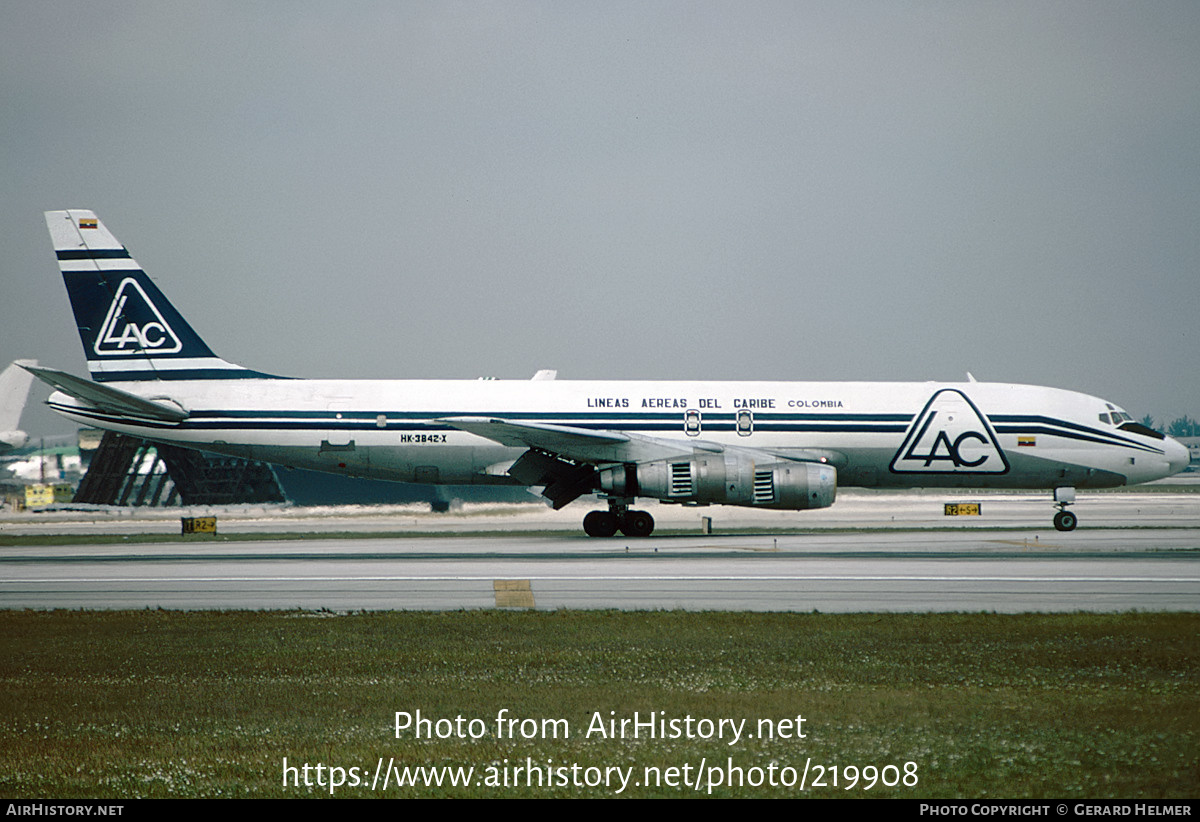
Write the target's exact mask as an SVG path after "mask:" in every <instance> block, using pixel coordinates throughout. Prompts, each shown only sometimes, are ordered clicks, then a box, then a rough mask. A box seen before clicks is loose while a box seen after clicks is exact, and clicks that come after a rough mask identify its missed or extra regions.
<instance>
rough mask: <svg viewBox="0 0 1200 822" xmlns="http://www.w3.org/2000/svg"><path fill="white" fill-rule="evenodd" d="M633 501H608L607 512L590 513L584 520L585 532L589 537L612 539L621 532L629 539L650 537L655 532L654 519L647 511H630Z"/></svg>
mask: <svg viewBox="0 0 1200 822" xmlns="http://www.w3.org/2000/svg"><path fill="white" fill-rule="evenodd" d="M630 502H632V500H627V499H612V498H610V499H609V500H608V510H607V511H590V512H588V515H587V516H586V517H584V518H583V530H584V531H585V532H587V535H588V536H589V537H611V536H612V535H613V534H615V533H617V531H618V530H619V531H620V532H621V533H622V534H624V535H625V536H627V537H648V536H650V534H651V533H653V531H654V517H652V516H650V514H648V513H647V512H645V511H630V510H629V503H630Z"/></svg>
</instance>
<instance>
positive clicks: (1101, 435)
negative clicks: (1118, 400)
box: [989, 414, 1165, 454]
mask: <svg viewBox="0 0 1200 822" xmlns="http://www.w3.org/2000/svg"><path fill="white" fill-rule="evenodd" d="M989 419H991V420H992V422H993V423H995V424H996V431H997V433H1002V434H1047V435H1050V436H1056V437H1065V438H1067V439H1078V440H1085V441H1088V442H1100V443H1105V444H1107V445H1123V446H1125V447H1127V448H1136V449H1139V450H1142V451H1149V452H1150V453H1152V454H1162V453H1165V452H1164V451H1163V450H1162V449H1161V448H1154V447H1152V446H1148V445H1143V444H1142V443H1140V442H1137V441H1136V440H1132V439H1129V438H1128V437H1124V436H1121V435H1120V434H1114V433H1112V432H1111V431H1104V430H1102V429H1097V428H1092V427H1091V426H1087V425H1080V424H1079V423H1074V422H1068V421H1067V420H1059V419H1055V418H1053V417H1044V416H1040V415H1036V414H997V415H996V416H994V417H989ZM1016 423H1020V424H1016ZM1062 429H1066V430H1062Z"/></svg>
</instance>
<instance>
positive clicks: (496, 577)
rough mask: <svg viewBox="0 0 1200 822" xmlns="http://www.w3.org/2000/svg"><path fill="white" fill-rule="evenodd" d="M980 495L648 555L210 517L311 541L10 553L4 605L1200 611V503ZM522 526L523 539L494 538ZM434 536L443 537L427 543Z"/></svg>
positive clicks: (515, 512)
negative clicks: (971, 512)
mask: <svg viewBox="0 0 1200 822" xmlns="http://www.w3.org/2000/svg"><path fill="white" fill-rule="evenodd" d="M973 498H974V499H978V498H979V496H978V495H972V494H969V493H968V494H956V495H954V496H953V498H951V497H950V496H948V495H947V494H945V493H941V494H938V495H930V494H922V493H903V494H897V493H892V494H873V493H870V492H859V493H857V494H856V493H854V492H850V493H848V494H843V495H842V497H841V498H840V499H839V501H838V504H837V505H835V506H834V508H832V509H829V510H827V511H812V512H801V513H795V512H766V511H746V510H743V509H730V508H722V507H712V508H702V509H698V510H697V509H685V508H679V507H677V506H645V507H647V508H648V509H650V510H651V511H652V513H653V514H654V516H655V518H656V519H657V520H658V522H659V524H660V528H663V529H666V528H676V529H685V530H688V531H693V534H691V535H670V536H654V537H651V538H649V539H641V540H629V539H625V538H623V537H620V536H618V537H615V538H613V539H609V540H595V539H589V538H587V537H584V536H583V535H582V534H580V533H579V532H578V530H577V529H578V522H579V519H580V517H581V516H582V514H583V513H584V512H586V511H587V510H588V509H587V507H586V506H579V507H578V508H576V507H574V506H573V507H572V508H570V509H568V510H565V511H559V512H553V511H549V510H548V509H545V508H542V507H539V506H508V507H504V506H500V507H497V506H483V507H480V508H477V509H467V510H464V511H461V512H457V513H455V514H450V515H446V514H442V515H435V514H429V513H428V512H426V511H423V510H421V509H419V508H405V509H399V510H391V509H356V510H349V511H347V510H342V511H330V510H329V509H277V510H271V509H261V508H256V509H244V508H239V509H234V510H225V511H220V512H207V511H189V512H184V513H187V514H190V515H201V514H205V513H216V514H217V515H218V517H219V520H218V530H219V532H220V533H221V534H226V535H228V534H233V533H241V534H251V535H252V534H255V533H268V532H292V533H303V534H306V535H308V536H306V538H304V539H300V540H288V541H268V540H262V541H258V540H255V541H233V542H224V541H221V540H220V539H218V540H216V541H213V540H211V539H206V540H205V541H203V542H192V543H187V542H171V543H163V544H152V545H145V544H137V545H130V544H111V545H90V546H89V545H82V546H61V545H59V546H45V547H42V546H40V545H39V546H38V547H34V546H32V545H14V546H9V547H4V548H0V608H157V607H163V608H181V609H201V608H218V609H278V608H303V609H320V608H328V609H330V610H335V611H347V610H359V609H367V610H374V609H421V610H423V609H454V608H496V607H501V608H539V609H555V608H625V609H675V608H680V609H688V610H751V611H812V610H818V611H827V612H831V611H873V612H889V611H891V612H895V611H999V612H1024V611H1124V610H1131V609H1139V610H1172V611H1174V610H1185V611H1197V610H1200V495H1198V494H1195V493H1184V494H1177V493H1176V494H1172V493H1124V494H1109V495H1096V496H1094V497H1087V498H1083V499H1081V502H1080V504H1079V505H1078V506H1076V511H1077V512H1078V513H1079V516H1080V519H1081V522H1082V523H1083V525H1082V526H1081V528H1080V529H1079V530H1077V531H1074V532H1072V533H1067V534H1060V533H1058V532H1055V531H1054V530H1053V529H1052V528H1050V527H1049V515H1050V513H1052V510H1053V509H1052V507H1051V506H1050V504H1049V502H1048V500H1047V499H1046V497H1045V496H1044V495H1032V494H1031V495H995V496H983V497H982V499H983V504H984V516H982V517H944V516H942V503H943V502H945V501H956V500H968V499H973ZM179 516H180V511H179V510H178V509H176V510H175V511H171V512H161V511H159V512H148V511H131V510H129V509H124V510H118V511H111V510H105V511H98V512H97V511H92V512H87V511H85V512H73V513H58V514H51V515H30V514H25V515H21V516H16V517H7V518H4V519H2V520H0V531H2V532H3V533H5V534H12V535H17V536H18V541H19V536H20V535H24V534H28V535H39V536H45V535H47V534H67V535H73V534H86V533H91V534H100V533H106V534H136V533H176V534H177V533H178V532H179ZM701 516H711V517H713V519H714V521H715V523H716V525H717V528H718V530H719V529H720V527H721V526H725V527H726V528H728V529H730V530H732V529H734V528H740V529H764V530H765V531H767V532H764V533H749V534H747V533H741V534H737V533H730V534H725V535H722V534H720V533H717V534H713V535H700V534H697V533H695V531H698V530H699V529H698V525H699V518H700V517H701ZM1089 523H1091V524H1093V527H1090V528H1089V527H1088V524H1089ZM1101 526H1103V527H1101ZM1113 526H1124V527H1113ZM1130 526H1136V527H1130ZM800 528H803V529H804V530H803V531H801V530H799V529H800ZM845 529H857V530H845ZM902 529H921V530H902ZM993 529H994V530H993ZM514 530H519V531H520V532H521V534H520V535H514V536H502V535H496V534H495V533H490V534H489V533H484V532H502V531H508V532H512V531H514ZM322 532H324V533H331V532H358V533H385V534H387V536H385V537H378V538H375V537H371V538H357V539H331V538H328V537H323V536H321V534H322ZM431 532H439V533H438V535H436V536H423V535H422V534H428V533H431Z"/></svg>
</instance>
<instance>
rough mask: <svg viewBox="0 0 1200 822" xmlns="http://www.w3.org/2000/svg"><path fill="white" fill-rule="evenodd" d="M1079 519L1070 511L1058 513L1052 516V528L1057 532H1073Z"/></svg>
mask: <svg viewBox="0 0 1200 822" xmlns="http://www.w3.org/2000/svg"><path fill="white" fill-rule="evenodd" d="M1078 524H1079V518H1078V517H1076V516H1075V515H1074V514H1072V513H1071V512H1070V511H1059V512H1058V513H1057V514H1055V515H1054V527H1055V528H1056V529H1058V530H1059V531H1074V530H1075V526H1076V525H1078Z"/></svg>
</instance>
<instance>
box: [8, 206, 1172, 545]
mask: <svg viewBox="0 0 1200 822" xmlns="http://www.w3.org/2000/svg"><path fill="white" fill-rule="evenodd" d="M46 222H47V224H48V225H49V228H50V235H51V237H52V238H53V241H54V250H55V252H56V253H57V255H58V261H59V267H60V268H61V270H62V274H63V279H64V280H65V281H66V286H67V293H68V294H69V296H70V299H71V306H72V308H73V310H74V312H75V321H76V324H77V325H78V327H79V335H80V338H81V339H82V341H83V347H84V352H85V354H86V356H87V363H88V370H89V372H90V376H91V380H87V379H82V378H80V377H76V376H73V375H71V374H68V373H65V372H62V371H56V370H52V369H48V368H32V367H31V368H30V369H29V370H30V371H32V372H33V373H34V374H36V375H37V376H38V377H40V378H41V379H42V380H44V381H45V382H47V383H49V384H50V385H52V386H54V387H55V388H56V389H58V390H57V391H56V392H55V393H54V394H53V395H52V396H51V397H50V400H49V404H50V405H51V407H53V408H54V409H55V410H57V411H59V412H61V413H63V414H65V415H66V416H68V417H70V418H71V419H73V420H76V421H78V422H80V423H84V424H87V425H94V426H98V427H100V428H105V429H109V430H112V431H119V432H121V433H125V434H130V435H133V436H136V437H144V438H146V439H149V440H159V441H163V442H169V443H174V444H177V445H183V446H187V447H192V448H199V449H202V450H205V451H212V452H216V453H219V454H229V455H233V456H237V457H245V458H249V459H257V460H264V461H267V462H271V463H276V464H279V465H284V466H297V467H302V468H312V469H318V470H321V471H329V472H332V473H339V474H346V475H350V476H360V477H375V478H383V479H390V480H398V481H402V482H419V483H455V484H469V483H505V484H513V483H516V484H521V485H526V486H540V487H542V488H543V489H544V490H543V491H542V493H543V495H544V496H545V497H546V498H547V500H549V502H550V503H551V504H552V505H553V506H554V507H555V508H561V507H562V506H564V505H566V504H567V503H569V502H571V501H573V500H575V499H576V498H578V497H580V496H583V495H590V494H598V495H599V496H600V498H601V499H603V500H605V501H606V502H607V508H606V509H604V510H597V511H592V512H591V513H589V514H588V515H587V516H586V517H585V518H584V521H583V527H584V530H585V531H586V532H587V533H588V534H590V535H592V536H611V535H613V534H614V533H616V532H617V531H618V530H620V531H621V532H622V533H624V534H626V535H627V536H647V535H649V534H650V532H651V531H652V530H653V528H654V520H653V518H651V516H650V515H649V514H648V513H646V512H645V511H637V510H632V509H631V505H633V504H634V502H635V501H636V498H637V497H650V498H654V499H658V500H662V501H663V502H679V503H688V504H708V503H716V504H723V505H743V506H748V507H752V508H777V509H788V510H802V509H809V508H824V507H826V506H829V505H832V504H833V501H834V497H835V495H836V492H837V487H838V485H843V486H865V487H892V488H896V487H901V488H909V487H918V486H921V487H953V488H958V487H970V488H1040V489H1047V490H1053V491H1054V499H1055V503H1056V506H1057V508H1058V513H1057V514H1055V517H1054V524H1055V527H1057V528H1058V529H1060V530H1070V529H1072V528H1074V527H1075V525H1076V517H1075V515H1074V513H1072V512H1071V511H1069V510H1068V509H1067V506H1068V505H1069V504H1070V503H1072V502H1074V499H1075V489H1076V488H1111V487H1115V486H1120V485H1128V484H1133V483H1139V482H1146V481H1148V480H1153V479H1158V478H1160V477H1166V476H1170V475H1171V474H1174V473H1176V472H1178V471H1180V470H1182V469H1183V468H1184V466H1185V465H1187V462H1188V455H1187V450H1186V449H1185V448H1184V447H1183V446H1182V445H1181V444H1180V443H1178V442H1176V441H1175V440H1173V439H1170V438H1168V437H1164V436H1163V435H1162V434H1160V433H1158V432H1156V431H1152V430H1151V429H1149V428H1147V427H1145V426H1143V425H1141V424H1139V423H1136V422H1134V421H1133V420H1131V419H1130V417H1129V415H1128V414H1126V413H1125V412H1124V411H1123V410H1122V409H1120V408H1118V407H1116V406H1115V405H1113V404H1111V403H1107V402H1105V401H1104V400H1100V399H1097V398H1095V397H1090V396H1087V395H1084V394H1078V393H1075V392H1072V391H1063V390H1059V389H1054V388H1039V387H1035V386H1028V385H1009V384H999V383H982V382H975V381H973V380H972V381H969V382H965V383H934V382H907V383H867V382H574V381H558V380H554V379H547V378H546V377H548V376H550V375H549V374H547V373H545V372H540V373H539V375H538V377H539V378H535V379H533V380H528V381H526V380H521V381H517V380H309V379H289V378H284V377H276V376H272V375H270V374H263V373H261V372H258V371H251V370H249V369H246V368H243V367H241V366H239V365H234V364H233V363H230V362H227V361H225V360H223V359H221V358H220V357H218V356H216V355H215V354H213V352H212V350H211V349H210V348H209V347H208V346H207V345H205V343H204V342H203V341H202V340H201V339H200V337H199V336H198V335H197V334H196V332H195V331H194V330H193V329H192V327H191V326H190V325H189V324H188V323H187V322H186V321H185V320H184V319H183V317H182V315H180V314H179V312H178V311H177V310H176V309H175V307H174V306H173V305H171V303H170V302H168V301H167V299H166V297H165V296H164V295H163V294H162V292H161V291H159V289H158V287H157V286H155V284H154V282H153V281H151V280H150V278H149V277H147V276H146V274H145V272H144V271H142V269H141V267H140V266H139V265H138V264H137V263H136V262H134V260H133V259H132V257H130V255H129V252H128V251H127V250H126V249H125V247H124V246H123V245H121V243H120V242H118V241H117V239H116V238H115V237H114V236H113V235H112V234H111V233H109V231H108V230H107V229H106V228H105V227H104V225H103V224H102V223H101V222H100V221H99V220H97V219H96V215H95V214H94V213H92V212H91V211H81V210H75V211H51V212H47V214H46Z"/></svg>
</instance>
